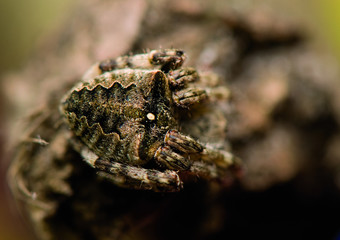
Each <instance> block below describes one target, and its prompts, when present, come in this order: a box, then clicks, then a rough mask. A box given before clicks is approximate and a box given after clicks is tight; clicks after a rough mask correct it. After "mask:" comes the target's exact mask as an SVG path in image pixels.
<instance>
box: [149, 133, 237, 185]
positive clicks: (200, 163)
mask: <svg viewBox="0 0 340 240" xmlns="http://www.w3.org/2000/svg"><path fill="white" fill-rule="evenodd" d="M155 159H156V161H157V162H158V163H159V164H160V165H162V166H163V167H166V168H168V169H174V170H181V171H188V172H192V173H195V174H197V175H199V176H202V177H206V178H210V179H213V178H215V179H218V178H223V175H224V174H225V172H226V171H227V170H229V169H232V168H238V167H239V166H240V160H239V159H238V158H237V157H235V156H233V155H232V154H231V153H228V152H225V151H219V150H216V149H212V148H209V147H207V146H204V145H202V144H200V143H198V142H197V141H196V140H194V139H193V138H191V137H188V136H186V135H184V134H181V133H179V132H178V131H176V130H170V131H168V132H167V134H166V136H165V138H164V144H163V146H161V147H159V148H158V150H157V151H156V153H155Z"/></svg>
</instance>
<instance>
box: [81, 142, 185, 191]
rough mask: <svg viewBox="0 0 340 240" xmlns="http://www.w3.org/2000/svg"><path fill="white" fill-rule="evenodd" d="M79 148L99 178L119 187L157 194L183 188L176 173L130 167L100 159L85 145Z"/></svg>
mask: <svg viewBox="0 0 340 240" xmlns="http://www.w3.org/2000/svg"><path fill="white" fill-rule="evenodd" d="M78 148H79V149H77V150H79V152H80V154H81V156H82V157H83V159H84V161H85V162H87V163H88V164H89V165H90V166H91V167H93V168H95V169H96V170H97V171H98V172H97V173H98V175H99V176H101V177H104V178H105V179H108V180H109V181H111V182H113V183H114V184H115V185H117V186H120V187H124V188H130V189H137V190H152V191H155V192H177V191H180V190H181V189H182V187H183V186H182V185H183V184H182V181H181V180H180V178H179V176H178V175H177V173H176V172H175V171H172V170H166V171H164V172H162V171H158V170H155V169H146V168H142V167H137V166H130V165H127V164H124V163H119V162H114V161H111V160H107V159H103V158H100V157H98V156H97V155H96V154H95V153H93V152H92V151H91V150H90V149H88V148H87V147H86V146H84V145H82V146H81V145H78Z"/></svg>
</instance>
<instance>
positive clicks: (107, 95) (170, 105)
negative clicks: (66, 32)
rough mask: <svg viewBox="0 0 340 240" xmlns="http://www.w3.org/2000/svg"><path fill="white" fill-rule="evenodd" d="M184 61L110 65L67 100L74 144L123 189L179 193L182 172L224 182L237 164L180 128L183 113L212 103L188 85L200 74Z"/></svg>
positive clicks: (162, 55)
mask: <svg viewBox="0 0 340 240" xmlns="http://www.w3.org/2000/svg"><path fill="white" fill-rule="evenodd" d="M184 60H185V54H184V52H183V51H180V50H175V49H169V50H153V51H150V52H147V53H144V54H138V55H133V56H122V57H118V58H117V59H109V60H106V61H102V62H99V63H97V64H95V65H94V66H92V67H91V68H90V70H88V71H87V73H85V75H84V76H83V79H82V80H81V81H80V82H79V83H78V84H77V85H76V86H74V87H73V88H72V89H71V90H70V92H68V93H67V94H66V95H65V96H64V97H63V99H62V101H61V105H60V111H61V113H62V114H63V115H64V116H65V118H66V121H67V123H68V126H69V127H70V129H71V130H72V132H73V133H74V135H75V137H74V140H73V146H74V147H75V149H76V150H77V151H79V153H80V154H81V155H82V157H83V158H84V160H85V161H86V162H87V163H89V164H90V165H91V166H92V167H94V168H95V169H96V170H97V171H98V173H99V175H101V176H104V177H105V178H108V179H110V180H111V181H113V182H114V183H115V184H116V185H119V186H122V187H127V188H134V189H150V190H153V191H179V190H180V189H181V188H182V186H183V183H182V180H181V178H180V175H179V174H181V173H191V174H195V175H197V176H199V177H203V178H207V179H220V178H223V176H224V174H225V172H226V171H227V170H228V169H229V168H230V167H231V166H234V165H236V164H237V160H236V158H235V157H233V155H232V154H230V153H228V152H225V151H218V150H215V149H213V148H209V147H207V146H205V145H203V144H201V143H199V142H198V141H196V140H194V139H193V138H191V137H189V136H186V135H184V134H182V133H181V132H179V131H178V129H179V122H178V116H177V110H178V109H184V110H186V111H189V110H190V107H191V106H192V105H195V104H199V103H200V102H202V101H205V100H207V99H208V98H209V96H208V93H207V91H205V90H204V89H200V88H197V87H188V85H189V83H192V82H195V81H196V80H197V79H198V78H199V77H200V76H199V74H198V73H197V71H196V70H195V69H193V68H182V64H183V62H184ZM79 140H80V141H79Z"/></svg>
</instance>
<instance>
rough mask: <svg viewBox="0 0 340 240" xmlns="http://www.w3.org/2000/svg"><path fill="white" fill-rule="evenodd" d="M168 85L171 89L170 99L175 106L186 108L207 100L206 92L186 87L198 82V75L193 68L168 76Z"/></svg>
mask: <svg viewBox="0 0 340 240" xmlns="http://www.w3.org/2000/svg"><path fill="white" fill-rule="evenodd" d="M168 77H169V83H170V86H171V88H172V89H173V94H172V98H173V100H174V102H175V103H176V104H177V106H179V107H182V108H188V107H190V106H191V105H194V104H196V103H199V102H202V101H204V100H206V99H207V98H208V94H207V92H206V90H204V89H202V88H199V87H188V86H187V85H188V84H190V83H192V82H195V81H197V80H198V78H199V75H198V73H197V71H196V70H195V69H193V68H181V69H177V70H174V71H172V72H170V73H169V74H168Z"/></svg>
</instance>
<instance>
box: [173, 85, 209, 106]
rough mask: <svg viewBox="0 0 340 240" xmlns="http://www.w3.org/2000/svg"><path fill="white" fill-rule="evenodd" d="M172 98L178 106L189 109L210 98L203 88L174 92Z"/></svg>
mask: <svg viewBox="0 0 340 240" xmlns="http://www.w3.org/2000/svg"><path fill="white" fill-rule="evenodd" d="M172 98H173V100H174V102H175V103H176V104H177V106H179V107H182V108H188V107H190V106H191V105H194V104H197V103H200V102H202V101H204V100H206V99H207V98H208V94H207V92H206V91H205V90H204V89H201V88H185V89H182V90H179V91H175V92H173V94H172Z"/></svg>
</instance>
